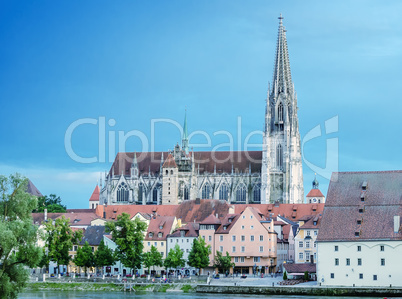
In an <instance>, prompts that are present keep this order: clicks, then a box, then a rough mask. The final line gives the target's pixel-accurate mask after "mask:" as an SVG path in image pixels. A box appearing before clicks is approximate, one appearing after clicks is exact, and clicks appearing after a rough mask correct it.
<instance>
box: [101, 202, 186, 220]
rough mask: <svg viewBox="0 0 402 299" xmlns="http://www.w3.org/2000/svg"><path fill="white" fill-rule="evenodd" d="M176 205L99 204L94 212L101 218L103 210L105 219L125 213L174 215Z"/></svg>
mask: <svg viewBox="0 0 402 299" xmlns="http://www.w3.org/2000/svg"><path fill="white" fill-rule="evenodd" d="M177 207H178V205H108V206H104V205H99V206H98V207H97V208H96V210H95V212H96V213H97V215H98V216H99V217H102V218H103V211H105V214H106V220H115V219H117V215H120V214H122V213H127V214H129V215H130V216H131V217H134V216H135V215H136V214H137V213H141V214H150V215H154V214H155V215H161V216H174V215H175V213H176V209H177Z"/></svg>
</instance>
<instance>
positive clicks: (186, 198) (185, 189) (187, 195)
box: [184, 186, 190, 200]
mask: <svg viewBox="0 0 402 299" xmlns="http://www.w3.org/2000/svg"><path fill="white" fill-rule="evenodd" d="M189 198H190V197H189V190H188V186H184V200H188V199H189Z"/></svg>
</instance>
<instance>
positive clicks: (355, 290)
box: [196, 276, 402, 298]
mask: <svg viewBox="0 0 402 299" xmlns="http://www.w3.org/2000/svg"><path fill="white" fill-rule="evenodd" d="M281 281H282V277H276V278H275V277H264V278H259V277H253V276H248V277H247V278H245V279H242V278H240V277H230V278H226V277H225V278H220V279H211V280H210V282H209V283H207V284H198V285H197V287H196V292H197V293H220V294H264V295H309V296H356V297H359V296H360V297H381V298H384V297H402V288H401V287H384V288H373V287H332V286H320V285H319V283H317V282H316V281H308V282H303V283H299V284H296V285H280V284H279V282H281Z"/></svg>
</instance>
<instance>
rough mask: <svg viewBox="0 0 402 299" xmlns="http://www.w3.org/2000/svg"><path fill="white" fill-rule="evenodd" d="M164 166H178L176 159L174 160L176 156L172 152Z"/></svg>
mask: <svg viewBox="0 0 402 299" xmlns="http://www.w3.org/2000/svg"><path fill="white" fill-rule="evenodd" d="M163 168H177V164H176V161H175V160H174V157H173V155H172V154H169V156H168V157H167V159H166V161H165V163H163Z"/></svg>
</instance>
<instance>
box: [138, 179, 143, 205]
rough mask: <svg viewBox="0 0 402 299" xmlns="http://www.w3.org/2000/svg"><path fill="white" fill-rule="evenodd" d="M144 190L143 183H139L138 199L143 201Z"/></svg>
mask: <svg viewBox="0 0 402 299" xmlns="http://www.w3.org/2000/svg"><path fill="white" fill-rule="evenodd" d="M142 192H143V186H142V183H141V184H139V185H138V201H139V202H142Z"/></svg>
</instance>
